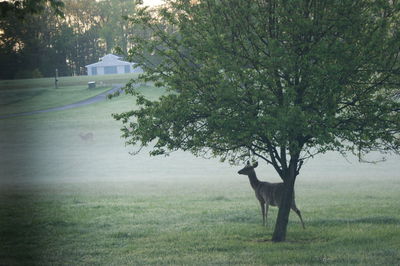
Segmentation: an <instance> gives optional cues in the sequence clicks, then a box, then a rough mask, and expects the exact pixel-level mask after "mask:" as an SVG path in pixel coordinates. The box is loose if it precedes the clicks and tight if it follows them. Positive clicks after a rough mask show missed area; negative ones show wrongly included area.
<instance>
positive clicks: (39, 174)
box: [0, 110, 400, 185]
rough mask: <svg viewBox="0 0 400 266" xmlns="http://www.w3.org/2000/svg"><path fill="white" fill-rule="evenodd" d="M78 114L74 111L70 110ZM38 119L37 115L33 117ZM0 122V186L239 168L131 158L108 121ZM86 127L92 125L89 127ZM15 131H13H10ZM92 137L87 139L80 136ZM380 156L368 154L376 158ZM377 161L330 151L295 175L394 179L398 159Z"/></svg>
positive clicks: (180, 158) (220, 175)
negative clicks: (366, 161) (345, 156)
mask: <svg viewBox="0 0 400 266" xmlns="http://www.w3.org/2000/svg"><path fill="white" fill-rule="evenodd" d="M75 112H77V115H78V113H79V110H75ZM38 117H39V116H38ZM20 119H22V120H20V121H22V122H23V124H19V122H18V121H19V120H18V119H16V120H14V121H11V120H3V121H0V123H1V124H2V128H4V129H6V130H2V133H0V135H1V139H2V141H1V150H2V154H1V157H0V169H1V170H0V171H1V172H0V176H1V182H2V183H9V184H13V183H32V182H33V183H35V182H97V181H102V182H104V181H106V182H109V181H111V182H118V181H138V180H141V181H143V180H181V181H186V182H187V181H190V180H191V179H197V180H199V179H204V180H214V179H224V180H230V179H232V180H237V179H240V178H243V177H242V176H239V175H237V170H238V169H239V168H240V167H241V166H231V165H229V163H227V162H225V163H221V162H219V160H218V159H216V158H212V159H205V158H196V157H194V156H193V155H191V154H190V153H188V152H182V151H178V152H174V153H172V154H171V155H170V156H168V157H164V156H158V157H150V156H149V155H148V151H149V149H147V148H144V149H143V150H142V151H141V153H139V154H138V155H134V156H132V155H130V154H129V152H130V151H133V148H132V147H125V145H124V140H123V139H121V138H120V132H119V124H118V123H117V122H114V121H112V119H111V118H110V120H109V121H97V122H96V121H91V122H89V124H88V125H85V124H82V121H81V122H75V121H73V120H70V119H68V120H63V119H61V120H52V119H50V120H44V121H42V120H39V119H35V118H32V119H28V120H26V118H20ZM90 123H91V124H90ZM12 127H16V128H17V130H13V129H12ZM88 133H92V134H91V135H92V136H93V137H92V138H90V139H86V140H85V139H83V138H81V137H80V136H79V135H84V134H88ZM382 157H383V155H381V154H379V153H374V154H371V155H368V157H367V159H368V160H380V159H382ZM385 157H386V159H387V160H386V161H384V162H380V163H375V164H371V163H359V162H358V159H357V157H355V156H353V155H349V156H348V157H347V158H344V157H343V156H341V155H340V154H338V153H333V152H329V153H327V154H323V155H317V156H316V157H315V158H313V159H309V160H308V161H307V162H306V163H305V164H304V166H303V169H302V171H301V173H300V176H299V177H298V181H299V182H300V183H299V184H298V185H300V184H301V182H302V181H312V180H317V179H321V180H326V179H331V180H332V181H334V180H340V179H343V180H346V179H349V178H354V177H358V178H364V179H365V180H368V179H371V178H372V179H379V178H382V177H385V178H388V177H389V178H399V177H400V163H399V157H398V156H393V155H392V156H391V155H385ZM257 170H258V171H257V172H258V175H259V177H260V179H263V180H271V181H279V178H278V176H277V174H276V173H275V171H274V169H273V167H272V166H270V165H267V164H266V163H265V162H263V161H260V167H259V168H258V169H257Z"/></svg>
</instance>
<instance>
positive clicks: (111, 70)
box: [104, 66, 117, 74]
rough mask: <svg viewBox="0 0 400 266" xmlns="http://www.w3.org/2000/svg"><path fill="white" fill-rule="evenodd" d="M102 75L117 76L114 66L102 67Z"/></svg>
mask: <svg viewBox="0 0 400 266" xmlns="http://www.w3.org/2000/svg"><path fill="white" fill-rule="evenodd" d="M104 74H117V67H116V66H106V67H104Z"/></svg>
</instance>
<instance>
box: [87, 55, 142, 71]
mask: <svg viewBox="0 0 400 266" xmlns="http://www.w3.org/2000/svg"><path fill="white" fill-rule="evenodd" d="M135 65H136V63H130V62H126V61H122V60H121V57H119V56H116V55H113V54H108V55H105V56H103V57H102V58H100V61H99V62H97V63H93V64H90V65H87V66H85V67H86V69H87V73H88V76H96V75H107V74H124V73H138V72H143V70H142V69H141V68H140V67H135Z"/></svg>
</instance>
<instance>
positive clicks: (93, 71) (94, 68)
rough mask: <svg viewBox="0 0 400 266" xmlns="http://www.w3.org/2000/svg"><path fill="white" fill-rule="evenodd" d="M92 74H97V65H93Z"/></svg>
mask: <svg viewBox="0 0 400 266" xmlns="http://www.w3.org/2000/svg"><path fill="white" fill-rule="evenodd" d="M92 75H97V67H92Z"/></svg>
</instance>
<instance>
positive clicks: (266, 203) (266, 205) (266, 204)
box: [265, 201, 269, 226]
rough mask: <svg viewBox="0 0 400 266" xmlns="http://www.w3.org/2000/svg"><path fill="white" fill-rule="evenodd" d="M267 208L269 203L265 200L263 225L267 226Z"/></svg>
mask: <svg viewBox="0 0 400 266" xmlns="http://www.w3.org/2000/svg"><path fill="white" fill-rule="evenodd" d="M268 208H269V203H268V201H267V202H265V226H267V223H268V220H267V216H268Z"/></svg>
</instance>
